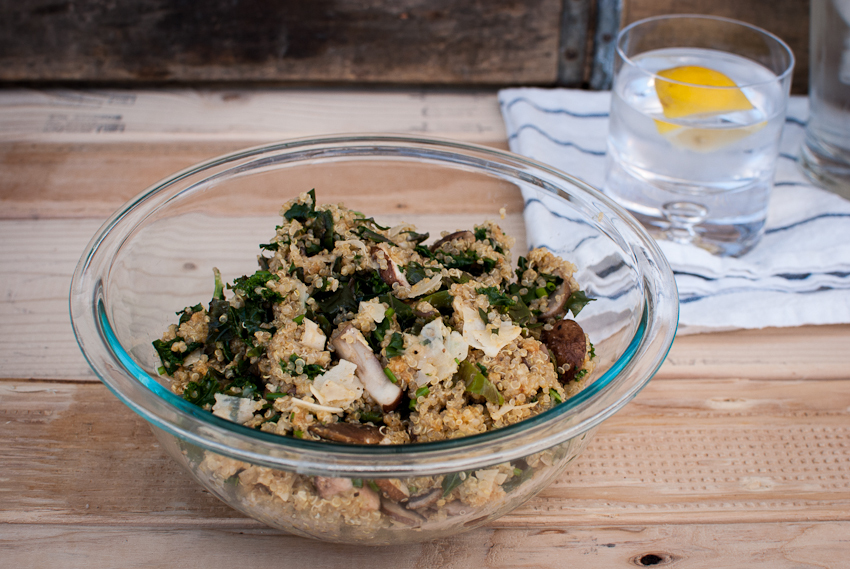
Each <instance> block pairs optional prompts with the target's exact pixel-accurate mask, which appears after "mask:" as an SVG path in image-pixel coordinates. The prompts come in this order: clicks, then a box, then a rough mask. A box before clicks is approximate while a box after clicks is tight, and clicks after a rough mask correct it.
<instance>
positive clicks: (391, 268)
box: [372, 247, 410, 288]
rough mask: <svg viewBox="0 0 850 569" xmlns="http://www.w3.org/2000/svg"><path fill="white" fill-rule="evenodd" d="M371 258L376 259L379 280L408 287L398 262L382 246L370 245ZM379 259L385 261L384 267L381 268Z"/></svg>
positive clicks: (408, 283)
mask: <svg viewBox="0 0 850 569" xmlns="http://www.w3.org/2000/svg"><path fill="white" fill-rule="evenodd" d="M372 258H373V259H375V261H378V273H379V274H380V275H381V280H383V281H384V282H385V283H387V284H388V285H390V286H393V284H395V283H398V286H401V287H408V288H409V287H410V282H409V281H408V280H407V277H406V276H404V273H403V272H401V269H400V268H399V266H398V264H397V263H396V262H395V261H393V260H392V258H391V257H390V255H389V253H387V252H386V251H385V250H384V249H383V248H381V247H372ZM381 259H383V260H385V261H386V264H387V268H386V269H382V268H381V263H380V260H381Z"/></svg>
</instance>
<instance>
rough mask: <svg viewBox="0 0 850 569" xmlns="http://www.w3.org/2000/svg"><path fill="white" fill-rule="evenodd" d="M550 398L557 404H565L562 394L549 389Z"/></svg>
mask: <svg viewBox="0 0 850 569" xmlns="http://www.w3.org/2000/svg"><path fill="white" fill-rule="evenodd" d="M549 397H551V398H552V400H553V401H554V402H555V403H563V402H564V400H563V399H561V394H560V393H558V392H557V391H555V390H554V389H549Z"/></svg>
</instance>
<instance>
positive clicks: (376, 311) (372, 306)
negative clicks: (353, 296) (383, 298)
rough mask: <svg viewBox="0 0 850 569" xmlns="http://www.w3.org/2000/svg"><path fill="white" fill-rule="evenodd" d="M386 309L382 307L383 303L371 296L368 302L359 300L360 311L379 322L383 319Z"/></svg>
mask: <svg viewBox="0 0 850 569" xmlns="http://www.w3.org/2000/svg"><path fill="white" fill-rule="evenodd" d="M386 311H387V309H386V308H384V305H383V304H381V303H380V302H379V301H378V299H377V298H373V299H372V300H370V301H369V302H363V301H362V300H361V301H360V312H362V313H363V314H368V315H369V317H370V318H371V319H372V320H374V321H375V322H377V323H378V324H380V323H381V322H383V321H384V314H385V313H386Z"/></svg>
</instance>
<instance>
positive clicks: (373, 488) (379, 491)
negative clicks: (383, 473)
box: [366, 480, 381, 494]
mask: <svg viewBox="0 0 850 569" xmlns="http://www.w3.org/2000/svg"><path fill="white" fill-rule="evenodd" d="M366 484H368V485H369V488H371V489H372V490H373V491H375V492H376V493H378V494H380V493H381V489H380V488H378V485H377V484H375V481H374V480H367V481H366Z"/></svg>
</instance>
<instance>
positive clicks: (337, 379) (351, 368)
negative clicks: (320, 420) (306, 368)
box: [310, 360, 363, 409]
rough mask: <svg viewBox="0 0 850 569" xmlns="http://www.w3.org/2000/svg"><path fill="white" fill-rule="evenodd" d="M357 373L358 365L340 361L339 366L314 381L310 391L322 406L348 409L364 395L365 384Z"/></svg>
mask: <svg viewBox="0 0 850 569" xmlns="http://www.w3.org/2000/svg"><path fill="white" fill-rule="evenodd" d="M355 371H357V365H356V364H353V363H352V362H350V361H348V360H339V363H338V364H337V365H335V366H334V367H332V368H331V369H329V370H328V371H326V372H325V373H323V374H322V375H320V376H317V377H316V379H314V380H313V384H312V385H310V391H311V392H312V393H313V395H314V396H315V397H316V399H317V400H318V401H319V403H321V404H322V405H328V406H333V407H341V408H343V409H346V408H348V407H349V406H350V405H351V404H352V403H353V402H354V401H356V400H357V399H360V396H361V395H363V384H362V383H360V380H359V379H357V376H356V375H355Z"/></svg>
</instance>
